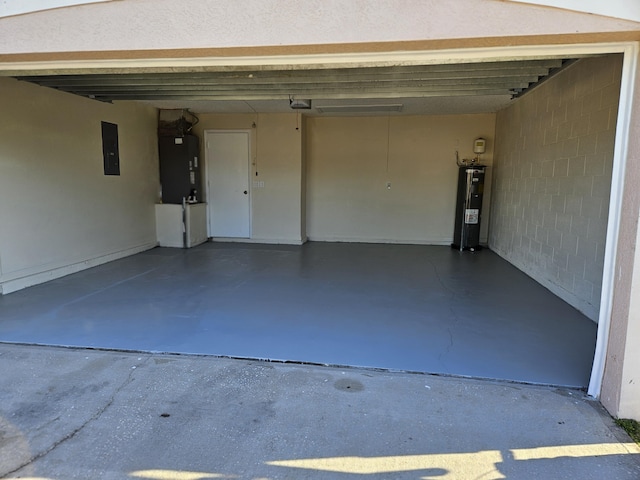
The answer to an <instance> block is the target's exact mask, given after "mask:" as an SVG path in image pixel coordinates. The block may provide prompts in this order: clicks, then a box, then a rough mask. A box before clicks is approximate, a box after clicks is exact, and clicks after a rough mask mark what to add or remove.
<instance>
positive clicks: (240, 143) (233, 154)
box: [205, 131, 251, 238]
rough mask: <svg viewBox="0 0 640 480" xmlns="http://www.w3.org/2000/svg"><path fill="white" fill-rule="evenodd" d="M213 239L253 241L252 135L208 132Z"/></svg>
mask: <svg viewBox="0 0 640 480" xmlns="http://www.w3.org/2000/svg"><path fill="white" fill-rule="evenodd" d="M205 145H206V162H207V203H208V215H207V216H208V224H209V236H210V237H225V238H250V237H251V204H250V192H249V160H250V155H249V152H250V150H249V132H246V131H242V132H238V131H233V132H230V131H226V132H222V131H208V132H205Z"/></svg>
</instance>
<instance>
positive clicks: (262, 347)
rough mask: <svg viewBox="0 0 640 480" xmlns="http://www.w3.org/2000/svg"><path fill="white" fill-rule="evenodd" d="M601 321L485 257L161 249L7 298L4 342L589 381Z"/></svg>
mask: <svg viewBox="0 0 640 480" xmlns="http://www.w3.org/2000/svg"><path fill="white" fill-rule="evenodd" d="M595 336H596V325H595V324H594V323H593V322H592V321H590V320H589V319H587V318H586V317H584V316H583V315H582V314H580V313H579V312H578V311H576V310H575V309H574V308H572V307H571V306H569V305H567V304H566V303H565V302H563V301H562V300H560V299H559V298H557V297H556V296H554V295H553V294H551V293H550V292H548V291H547V290H546V289H545V288H543V287H541V286H540V285H538V284H537V283H536V282H534V281H533V280H531V279H530V278H529V277H527V276H526V275H524V274H522V273H521V272H520V271H518V270H517V269H516V268H515V267H513V266H511V265H510V264H509V263H507V262H505V261H504V260H502V259H501V258H499V257H498V256H497V255H496V254H494V253H493V252H491V251H489V250H483V251H480V252H476V253H468V252H467V253H460V252H458V251H455V250H451V249H450V248H448V247H434V246H418V245H368V244H331V243H307V244H305V245H303V246H281V245H277V246H267V245H249V244H220V243H207V244H204V245H201V246H199V247H197V248H194V249H190V250H182V249H167V248H156V249H153V250H150V251H148V252H145V253H142V254H139V255H135V256H132V257H129V258H125V259H122V260H118V261H115V262H112V263H109V264H106V265H102V266H100V267H96V268H92V269H89V270H86V271H83V272H80V273H77V274H74V275H70V276H67V277H64V278H61V279H58V280H55V281H52V282H49V283H47V284H43V285H39V286H35V287H31V288H28V289H25V290H22V291H19V292H15V293H12V294H9V295H5V296H2V297H0V341H3V342H17V343H29V344H32V343H33V344H47V345H65V346H82V347H95V348H107V349H124V350H136V351H154V352H175V353H193V354H213V355H222V356H232V357H246V358H259V359H271V360H287V361H302V362H311V363H319V364H329V365H350V366H359V367H375V368H385V369H391V370H402V371H416V372H429V373H438V374H452V375H461V376H472V377H481V378H492V379H506V380H514V381H521V382H530V383H541V384H551V385H560V386H571V387H584V386H586V385H587V383H588V380H589V374H590V369H591V363H592V360H593V352H594V345H595Z"/></svg>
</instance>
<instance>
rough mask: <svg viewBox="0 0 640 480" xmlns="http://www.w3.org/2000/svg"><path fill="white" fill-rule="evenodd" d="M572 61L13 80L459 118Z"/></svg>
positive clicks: (196, 108)
mask: <svg viewBox="0 0 640 480" xmlns="http://www.w3.org/2000/svg"><path fill="white" fill-rule="evenodd" d="M572 61H573V59H568V58H564V59H560V58H551V59H538V60H512V61H500V62H475V63H452V64H437V65H396V66H379V67H351V68H345V67H343V68H306V69H298V68H297V67H296V66H293V65H292V66H290V67H283V66H270V67H257V68H250V67H225V68H216V69H206V68H203V69H200V70H198V71H194V69H191V70H188V71H187V70H173V71H168V72H167V71H163V72H141V71H127V72H124V73H121V72H119V73H90V74H83V73H80V74H76V73H74V74H65V75H60V74H53V75H51V74H47V75H23V76H17V77H16V78H18V79H20V80H24V81H28V82H33V83H36V84H38V85H41V86H44V87H50V88H55V89H58V90H62V91H65V92H69V93H73V94H76V95H82V96H85V97H88V98H92V99H95V100H100V101H106V102H111V101H118V100H136V101H143V102H148V103H151V104H152V105H154V106H156V107H158V108H187V109H190V110H191V111H192V112H195V113H210V112H218V113H256V112H291V106H290V103H291V102H292V100H308V99H310V100H311V108H310V109H304V110H302V111H303V112H304V113H305V114H310V115H337V114H338V115H367V114H369V115H371V114H385V115H387V114H396V115H400V114H405V115H412V114H416V115H417V114H460V113H487V112H495V111H497V110H500V109H501V108H504V107H505V106H507V105H508V104H509V102H510V101H511V100H512V99H513V98H514V97H517V96H519V95H521V94H523V92H526V91H527V90H528V89H530V88H532V87H533V86H535V85H537V84H539V83H540V82H541V81H544V80H545V79H546V78H548V77H549V76H551V75H553V74H555V73H557V72H558V71H559V70H560V69H562V68H564V67H566V66H567V65H568V64H570V63H571V62H572Z"/></svg>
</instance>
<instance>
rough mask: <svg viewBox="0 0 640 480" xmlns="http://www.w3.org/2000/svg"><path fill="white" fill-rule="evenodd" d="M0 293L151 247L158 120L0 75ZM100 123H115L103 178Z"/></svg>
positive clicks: (145, 111)
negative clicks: (114, 165)
mask: <svg viewBox="0 0 640 480" xmlns="http://www.w3.org/2000/svg"><path fill="white" fill-rule="evenodd" d="M0 105H2V110H1V111H0V219H1V224H2V225H1V228H0V259H1V264H0V268H1V270H0V285H2V289H3V292H4V293H8V292H10V291H13V290H15V289H18V288H22V287H24V286H28V285H31V284H34V283H39V282H41V281H46V280H49V279H51V278H55V277H56V276H60V275H63V274H67V273H71V272H72V271H76V270H79V269H82V268H86V267H87V266H91V265H94V264H97V263H100V262H103V261H106V260H111V259H113V258H117V257H119V256H122V255H127V254H129V253H133V252H137V251H140V250H143V249H146V248H150V247H153V246H154V245H155V244H156V240H155V238H156V235H155V217H154V203H155V201H156V198H157V195H158V156H157V136H156V128H157V127H156V125H157V113H156V110H155V109H154V108H150V107H146V106H140V105H136V104H133V103H118V104H113V105H112V104H106V103H99V102H96V101H93V100H88V99H84V98H81V97H77V96H74V95H70V94H66V93H62V92H58V91H55V90H52V89H47V88H44V87H37V86H35V85H32V84H29V83H25V82H18V81H16V80H13V79H8V78H0ZM101 121H107V122H111V123H115V124H117V125H118V133H119V142H120V171H121V175H120V176H105V175H104V174H103V159H102V137H101V135H102V133H101Z"/></svg>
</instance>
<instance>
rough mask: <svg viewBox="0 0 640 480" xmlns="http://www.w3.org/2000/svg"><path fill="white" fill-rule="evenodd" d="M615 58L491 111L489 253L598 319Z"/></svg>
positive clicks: (591, 63) (570, 71)
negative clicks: (494, 142)
mask: <svg viewBox="0 0 640 480" xmlns="http://www.w3.org/2000/svg"><path fill="white" fill-rule="evenodd" d="M621 67H622V58H621V56H620V55H611V56H608V57H599V58H589V59H583V60H581V61H579V62H578V63H576V64H574V65H572V66H570V67H568V68H567V69H566V70H565V71H564V72H561V73H560V74H558V75H557V76H555V77H553V78H551V79H550V80H548V81H547V82H545V83H543V84H542V85H540V86H539V87H538V88H536V89H534V90H533V91H532V92H530V93H528V94H526V95H525V96H524V97H523V98H521V99H519V100H517V101H516V103H515V104H514V105H513V106H511V107H509V108H507V109H505V110H503V111H501V112H499V113H498V123H497V128H496V138H497V145H496V155H495V176H494V181H495V183H494V192H493V193H494V202H493V215H492V217H491V237H490V241H489V243H490V247H491V248H492V249H493V250H494V251H496V252H497V253H498V254H500V255H501V256H502V257H504V258H506V259H507V260H508V261H510V262H511V263H513V264H514V265H516V266H517V267H518V268H520V269H521V270H523V271H524V272H526V273H528V274H529V275H531V276H532V277H533V278H535V279H536V280H537V281H538V282H540V283H541V284H542V285H544V286H546V287H547V288H549V289H550V290H551V291H553V292H554V293H556V294H557V295H558V296H560V297H561V298H562V299H564V300H565V301H567V302H568V303H570V304H571V305H573V306H574V307H576V308H577V309H578V310H580V311H581V312H583V313H584V314H585V315H587V316H588V317H589V318H591V319H592V320H594V321H597V319H598V314H599V309H600V293H601V288H602V272H603V264H604V252H605V240H606V231H607V218H608V207H609V194H610V187H611V171H612V166H613V153H614V140H615V130H616V115H617V111H618V101H619V95H620V78H621Z"/></svg>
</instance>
